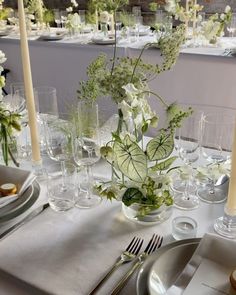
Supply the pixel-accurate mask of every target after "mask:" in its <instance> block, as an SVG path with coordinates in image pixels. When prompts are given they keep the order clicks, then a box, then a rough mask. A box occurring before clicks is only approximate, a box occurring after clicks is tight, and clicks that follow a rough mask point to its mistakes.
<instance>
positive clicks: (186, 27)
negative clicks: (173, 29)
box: [185, 0, 189, 36]
mask: <svg viewBox="0 0 236 295" xmlns="http://www.w3.org/2000/svg"><path fill="white" fill-rule="evenodd" d="M188 1H189V0H186V8H185V30H186V36H187V34H188V20H189V19H188V18H189V16H188V12H189V3H188Z"/></svg>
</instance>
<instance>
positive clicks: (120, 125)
mask: <svg viewBox="0 0 236 295" xmlns="http://www.w3.org/2000/svg"><path fill="white" fill-rule="evenodd" d="M118 115H119V121H118V126H117V130H116V133H117V134H118V135H120V133H121V131H122V125H123V113H122V111H121V109H118Z"/></svg>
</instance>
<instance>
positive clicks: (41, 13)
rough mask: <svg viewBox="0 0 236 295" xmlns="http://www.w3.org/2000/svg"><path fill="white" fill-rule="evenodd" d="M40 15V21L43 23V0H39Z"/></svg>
mask: <svg viewBox="0 0 236 295" xmlns="http://www.w3.org/2000/svg"><path fill="white" fill-rule="evenodd" d="M38 17H39V23H40V24H42V23H43V3H42V0H38Z"/></svg>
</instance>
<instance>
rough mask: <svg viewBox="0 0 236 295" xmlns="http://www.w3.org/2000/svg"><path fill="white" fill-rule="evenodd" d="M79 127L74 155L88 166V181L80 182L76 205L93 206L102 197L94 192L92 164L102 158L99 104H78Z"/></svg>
mask: <svg viewBox="0 0 236 295" xmlns="http://www.w3.org/2000/svg"><path fill="white" fill-rule="evenodd" d="M77 127H78V128H76V130H75V132H74V139H73V156H74V161H75V162H76V164H77V165H79V166H82V167H86V183H80V193H79V197H78V200H77V202H76V204H75V206H77V207H79V208H91V207H94V206H96V205H98V204H99V203H100V201H101V198H100V197H99V196H97V195H95V194H93V191H92V189H93V173H92V166H93V165H94V164H95V163H96V162H97V161H99V159H100V134H99V124H98V105H97V104H95V103H90V102H87V101H80V102H79V104H78V126H77Z"/></svg>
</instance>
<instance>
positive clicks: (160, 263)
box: [136, 238, 200, 295]
mask: <svg viewBox="0 0 236 295" xmlns="http://www.w3.org/2000/svg"><path fill="white" fill-rule="evenodd" d="M199 242H200V238H194V239H186V240H181V241H176V242H173V243H170V244H167V245H165V246H163V247H161V248H160V249H159V250H157V251H155V252H154V253H153V254H151V255H150V256H149V257H148V258H147V259H146V261H145V263H144V264H143V266H142V267H141V269H140V270H139V273H138V276H137V282H136V291H137V295H147V294H149V295H163V294H166V291H167V289H168V288H170V287H171V286H172V285H173V284H174V282H175V281H176V279H177V277H178V276H179V275H180V274H181V272H182V271H183V269H184V267H185V266H186V264H187V263H188V262H189V260H190V259H191V257H192V255H193V253H194V251H195V250H196V248H197V246H198V244H199Z"/></svg>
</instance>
